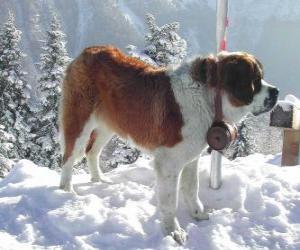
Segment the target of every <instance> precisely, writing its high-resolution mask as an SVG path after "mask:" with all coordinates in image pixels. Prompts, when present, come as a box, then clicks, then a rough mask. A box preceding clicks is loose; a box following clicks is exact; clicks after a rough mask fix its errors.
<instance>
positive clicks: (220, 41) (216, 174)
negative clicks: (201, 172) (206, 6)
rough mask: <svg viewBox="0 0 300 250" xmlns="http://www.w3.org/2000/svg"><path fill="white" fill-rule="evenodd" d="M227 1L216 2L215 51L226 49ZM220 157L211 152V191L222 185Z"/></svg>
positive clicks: (217, 153)
mask: <svg viewBox="0 0 300 250" xmlns="http://www.w3.org/2000/svg"><path fill="white" fill-rule="evenodd" d="M227 11H228V0H217V16H216V18H217V26H216V48H217V49H216V51H217V53H218V52H220V51H221V50H225V49H226V27H227V25H228V20H227ZM221 169H222V155H221V154H220V153H219V152H218V151H214V150H213V151H212V153H211V164H210V183H209V186H210V187H211V188H212V189H219V188H220V187H221V183H222V172H221Z"/></svg>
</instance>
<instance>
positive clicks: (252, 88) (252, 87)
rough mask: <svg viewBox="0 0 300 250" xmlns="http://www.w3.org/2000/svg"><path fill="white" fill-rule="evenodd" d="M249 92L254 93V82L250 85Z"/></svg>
mask: <svg viewBox="0 0 300 250" xmlns="http://www.w3.org/2000/svg"><path fill="white" fill-rule="evenodd" d="M251 90H252V91H253V92H254V90H255V85H254V82H252V83H251Z"/></svg>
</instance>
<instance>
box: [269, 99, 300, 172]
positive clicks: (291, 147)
mask: <svg viewBox="0 0 300 250" xmlns="http://www.w3.org/2000/svg"><path fill="white" fill-rule="evenodd" d="M270 125H271V126H274V127H281V128H283V129H284V131H283V145H282V158H281V166H295V165H298V164H300V157H299V149H300V147H299V146H300V108H298V107H296V106H295V105H294V104H293V103H287V102H279V104H278V105H277V106H276V107H275V108H274V109H273V111H272V112H271V116H270Z"/></svg>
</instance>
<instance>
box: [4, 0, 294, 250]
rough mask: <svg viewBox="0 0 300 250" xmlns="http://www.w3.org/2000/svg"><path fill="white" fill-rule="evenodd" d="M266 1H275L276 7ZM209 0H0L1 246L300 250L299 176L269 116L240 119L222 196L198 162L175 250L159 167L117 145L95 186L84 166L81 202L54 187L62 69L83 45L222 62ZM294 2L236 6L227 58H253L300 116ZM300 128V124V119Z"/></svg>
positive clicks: (206, 163) (157, 58) (206, 162)
mask: <svg viewBox="0 0 300 250" xmlns="http://www.w3.org/2000/svg"><path fill="white" fill-rule="evenodd" d="M271 2H272V3H271ZM215 15H216V5H215V0H151V1H139V0H107V1H99V0H65V1H59V0H55V1H52V0H44V1H38V0H36V1H32V0H23V1H17V0H8V1H7V0H0V21H1V22H0V249H1V250H2V249H3V250H16V249H20V250H23V249H76V250H77V249H80V250H81V249H84V250H85V249H87V250H90V249H101V250H107V249H112V250H113V249H122V250H123V249H124V250H127V249H155V250H156V249H199V250H213V249H220V250H221V249H228V250H234V249H270V250H274V249H288V250H298V249H300V172H299V171H300V165H297V166H292V167H281V166H280V165H281V150H282V143H283V142H282V140H283V139H282V138H283V129H282V128H276V127H270V126H269V124H270V113H266V114H263V115H261V116H258V117H254V116H253V115H248V116H246V117H245V118H244V119H243V120H242V121H241V122H240V123H239V124H237V125H238V131H239V136H238V139H237V142H236V143H235V144H233V145H232V146H231V147H230V148H229V149H228V150H227V151H226V152H224V156H225V157H223V167H222V173H223V178H222V186H221V188H220V189H219V190H213V189H211V188H209V176H210V156H209V155H207V154H206V153H204V154H203V155H204V156H203V157H201V158H200V161H199V165H200V172H199V176H200V188H199V196H200V199H201V200H202V202H203V204H204V205H205V209H206V211H207V212H208V213H209V216H210V219H209V220H207V221H195V220H193V219H192V218H191V217H190V216H189V214H188V209H187V208H186V207H185V204H184V202H183V200H182V198H181V197H180V206H179V207H180V209H179V210H178V219H179V221H180V223H181V225H182V227H183V228H184V229H185V231H186V232H187V233H188V240H187V242H186V243H185V244H184V245H183V246H179V245H178V244H177V243H176V242H175V241H174V240H173V238H172V237H171V236H165V235H164V234H163V232H162V230H161V220H160V215H159V212H158V210H157V199H156V198H157V197H155V188H156V183H155V178H154V172H153V167H152V162H151V161H152V159H150V158H149V156H147V155H145V154H143V153H141V152H140V151H139V150H138V149H135V148H133V147H132V146H131V145H130V144H129V143H128V142H127V141H124V140H122V139H120V138H119V137H117V136H116V137H114V138H113V139H112V140H111V141H110V142H109V143H108V145H107V146H106V147H105V148H104V150H103V152H102V155H101V157H100V158H101V164H100V165H101V167H102V170H103V171H104V172H105V174H106V175H107V176H108V177H109V178H111V179H112V181H113V183H112V184H107V183H92V182H90V177H89V175H88V173H87V166H86V162H85V161H82V162H79V163H78V164H77V165H76V166H75V169H74V172H75V174H74V191H75V192H73V193H70V192H69V193H68V192H64V191H62V190H60V189H59V188H58V185H59V179H60V172H61V167H60V163H61V153H60V145H59V142H58V141H59V133H58V109H59V107H58V106H59V98H60V94H61V83H62V80H63V77H64V72H65V69H66V67H67V65H68V64H69V62H70V61H71V60H72V58H75V57H76V56H77V55H78V54H79V53H80V52H81V50H82V49H83V48H85V47H87V46H89V45H95V44H113V45H115V46H118V47H120V48H121V49H122V50H123V51H124V52H125V53H127V54H128V55H130V56H133V57H137V58H139V59H140V60H143V61H145V62H147V63H149V64H152V65H155V66H169V65H174V64H177V63H180V62H182V61H184V60H186V59H187V58H189V57H191V56H193V55H195V54H202V55H207V54H210V53H215ZM299 39H300V1H297V0H295V1H291V0H273V1H269V0H256V1H255V0H241V1H240V0H229V29H228V49H229V50H230V51H235V50H245V51H247V52H250V53H253V54H254V55H255V56H257V57H258V58H259V59H260V60H261V62H262V63H263V65H264V68H265V78H266V80H268V81H270V82H274V83H275V84H276V86H278V87H279V88H280V89H281V92H280V93H281V96H280V98H281V101H279V105H280V106H281V107H282V109H283V110H284V111H289V109H290V107H291V106H294V107H296V108H297V109H300V101H299V97H300V87H299V86H300V85H299V79H300V71H299V65H300V56H299V55H298V54H299V51H298V50H299ZM298 118H300V116H299V117H298Z"/></svg>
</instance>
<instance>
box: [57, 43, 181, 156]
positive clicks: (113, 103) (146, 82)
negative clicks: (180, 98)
mask: <svg viewBox="0 0 300 250" xmlns="http://www.w3.org/2000/svg"><path fill="white" fill-rule="evenodd" d="M63 88H64V92H63V93H64V97H63V119H62V120H63V129H64V135H65V137H66V139H65V141H66V152H65V154H66V155H67V156H69V155H70V152H72V149H73V147H74V142H75V140H76V138H77V137H78V135H79V134H80V132H81V131H82V129H83V126H84V124H85V122H86V121H87V119H88V118H89V116H90V114H91V113H92V112H93V111H96V113H97V115H98V117H99V118H100V119H102V120H103V121H105V122H106V123H107V124H108V126H109V127H110V128H112V129H113V130H114V131H116V132H117V133H118V134H120V135H122V136H124V137H130V138H131V139H133V140H134V141H135V143H137V144H138V145H140V146H142V147H145V148H148V149H154V148H156V147H159V146H166V147H172V146H174V145H175V144H177V143H178V142H180V141H181V140H182V135H181V128H182V126H183V119H182V115H181V112H180V108H179V105H178V104H177V103H176V100H175V97H174V94H173V91H172V88H171V84H170V79H169V77H168V76H167V75H166V73H165V70H164V69H162V68H155V67H153V66H151V65H148V64H146V63H144V62H142V61H140V60H138V59H135V58H132V57H128V56H126V55H124V54H123V53H121V51H120V50H118V49H116V48H113V47H110V46H108V47H106V46H97V47H91V48H87V49H85V50H84V51H83V53H82V54H81V55H80V56H79V57H78V58H77V59H76V60H75V61H74V62H73V63H72V64H71V66H70V67H69V70H68V72H67V76H66V80H65V82H64V87H63ZM87 149H88V148H87Z"/></svg>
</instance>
